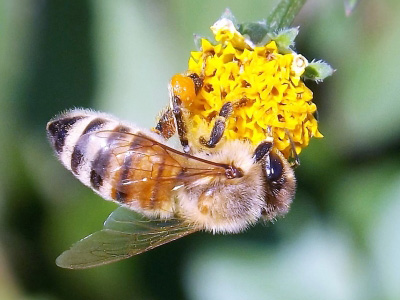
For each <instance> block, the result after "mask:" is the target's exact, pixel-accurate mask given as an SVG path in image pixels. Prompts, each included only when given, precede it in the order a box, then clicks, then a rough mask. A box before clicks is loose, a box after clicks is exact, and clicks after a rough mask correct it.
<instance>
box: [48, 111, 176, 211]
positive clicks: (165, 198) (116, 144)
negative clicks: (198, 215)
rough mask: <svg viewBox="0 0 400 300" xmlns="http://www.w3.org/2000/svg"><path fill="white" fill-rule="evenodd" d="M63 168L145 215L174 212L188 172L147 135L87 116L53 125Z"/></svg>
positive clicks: (59, 119)
mask: <svg viewBox="0 0 400 300" xmlns="http://www.w3.org/2000/svg"><path fill="white" fill-rule="evenodd" d="M47 132H48V136H49V140H50V143H51V144H52V146H53V148H54V149H55V152H56V154H57V155H58V157H59V159H60V160H61V162H62V163H63V164H64V166H65V167H66V168H67V169H69V170H70V171H71V172H72V173H73V174H74V175H75V176H76V177H77V178H78V179H79V180H80V181H81V182H82V183H84V184H85V185H87V186H89V187H91V188H92V189H93V190H95V191H96V192H97V193H99V194H100V195H101V196H102V197H103V198H105V199H108V200H115V201H118V202H120V203H123V204H126V205H128V206H130V207H132V208H133V209H138V210H141V211H143V210H144V211H149V212H150V213H152V212H154V210H162V211H165V212H171V211H172V210H173V207H172V205H173V203H172V200H171V191H172V190H173V188H174V186H175V185H176V178H177V177H178V175H179V174H180V173H181V172H182V168H181V167H180V165H179V164H178V163H177V161H176V160H174V158H172V157H171V156H170V155H168V153H167V152H166V151H164V149H163V148H162V147H161V146H160V145H159V144H157V143H154V141H152V139H151V138H148V136H147V135H148V134H149V133H146V132H144V131H143V130H139V129H137V128H134V127H133V126H128V125H124V124H121V123H120V122H119V121H117V120H115V119H114V118H112V117H110V116H108V115H106V114H100V113H95V112H93V111H86V110H73V111H71V112H68V113H66V114H64V115H61V116H59V117H57V118H55V119H53V120H51V121H50V122H49V123H48V125H47Z"/></svg>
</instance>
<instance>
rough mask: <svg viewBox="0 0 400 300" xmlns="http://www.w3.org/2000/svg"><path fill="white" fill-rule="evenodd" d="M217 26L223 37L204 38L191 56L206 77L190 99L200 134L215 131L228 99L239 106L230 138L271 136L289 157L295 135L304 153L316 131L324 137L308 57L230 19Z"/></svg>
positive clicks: (232, 119)
mask: <svg viewBox="0 0 400 300" xmlns="http://www.w3.org/2000/svg"><path fill="white" fill-rule="evenodd" d="M211 29H212V31H213V33H214V35H215V38H216V40H217V41H218V42H219V43H217V44H216V45H212V44H211V43H210V42H209V41H208V40H206V39H203V40H202V41H201V50H200V51H197V52H192V53H191V58H190V59H189V70H188V71H189V72H192V73H197V74H199V75H200V77H201V78H202V79H203V86H202V88H201V90H200V91H199V92H198V93H197V96H196V97H195V98H194V99H192V102H191V103H187V104H186V105H187V106H188V107H187V109H188V110H189V112H190V114H191V120H192V121H191V124H190V128H189V130H190V132H191V134H193V135H194V136H195V138H198V136H197V135H199V134H200V133H204V132H211V128H212V126H213V125H214V119H215V116H217V115H218V113H219V111H220V109H221V107H222V106H223V105H224V103H226V102H232V104H233V107H234V109H233V113H232V115H231V116H230V117H229V118H228V119H227V126H226V130H225V133H224V138H225V139H227V140H231V139H247V140H249V141H251V143H253V144H254V145H257V144H258V143H260V142H261V141H263V140H265V139H266V138H267V137H268V136H270V137H272V138H273V141H274V146H275V147H276V148H277V149H279V150H280V151H281V152H282V153H283V154H284V155H285V156H286V157H287V158H288V157H289V156H290V155H291V150H292V145H291V140H292V141H293V143H294V145H295V150H296V153H300V152H301V150H302V148H304V147H306V146H307V145H308V144H309V141H310V138H311V137H318V138H320V137H322V134H321V133H320V132H319V131H318V123H317V121H316V119H315V117H314V113H315V112H316V109H317V108H316V105H315V104H314V103H313V102H312V96H313V95H312V92H311V91H310V90H309V89H308V88H307V87H306V86H305V84H304V82H303V80H302V78H301V75H302V74H303V72H304V70H305V68H306V66H307V64H308V62H307V59H305V58H304V57H303V56H302V55H299V54H296V53H294V52H291V53H280V52H279V50H278V47H277V45H276V43H275V42H274V41H270V42H268V43H267V44H264V45H257V46H256V45H254V44H252V43H251V42H250V41H249V40H246V38H245V37H244V36H242V35H241V34H240V33H239V32H238V31H237V30H236V29H235V27H234V26H233V24H232V22H231V21H229V20H227V19H221V20H219V21H218V22H217V23H215V24H214V25H213V26H212V27H211Z"/></svg>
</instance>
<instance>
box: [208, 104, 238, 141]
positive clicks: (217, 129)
mask: <svg viewBox="0 0 400 300" xmlns="http://www.w3.org/2000/svg"><path fill="white" fill-rule="evenodd" d="M232 110H233V105H232V102H226V103H225V104H224V105H223V106H222V108H221V110H220V111H219V115H218V116H217V118H216V119H215V123H214V127H213V128H212V130H211V135H210V139H209V140H208V141H206V140H205V139H204V137H201V138H200V143H201V144H203V145H204V146H206V147H208V148H214V147H215V146H216V145H217V144H218V142H219V141H220V140H221V138H222V136H223V135H224V131H225V127H226V119H227V118H228V117H229V115H230V114H231V113H232Z"/></svg>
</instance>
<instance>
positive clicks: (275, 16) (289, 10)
mask: <svg viewBox="0 0 400 300" xmlns="http://www.w3.org/2000/svg"><path fill="white" fill-rule="evenodd" d="M305 2H306V0H282V1H281V2H280V3H279V4H278V5H277V6H276V7H275V9H274V10H273V11H272V13H271V14H270V15H269V17H268V19H267V24H268V26H269V32H273V31H277V30H279V29H283V28H286V27H289V26H290V24H292V22H293V20H294V18H295V17H296V15H297V14H298V12H299V11H300V9H301V8H302V7H303V5H304V3H305Z"/></svg>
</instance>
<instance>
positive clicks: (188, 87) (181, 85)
mask: <svg viewBox="0 0 400 300" xmlns="http://www.w3.org/2000/svg"><path fill="white" fill-rule="evenodd" d="M171 87H172V92H173V93H174V95H175V96H178V97H179V99H181V101H182V102H186V103H188V102H189V103H191V102H192V101H193V99H194V98H195V97H196V89H195V85H194V82H193V79H192V78H190V77H188V76H184V75H181V74H176V75H174V76H173V77H172V79H171Z"/></svg>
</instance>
